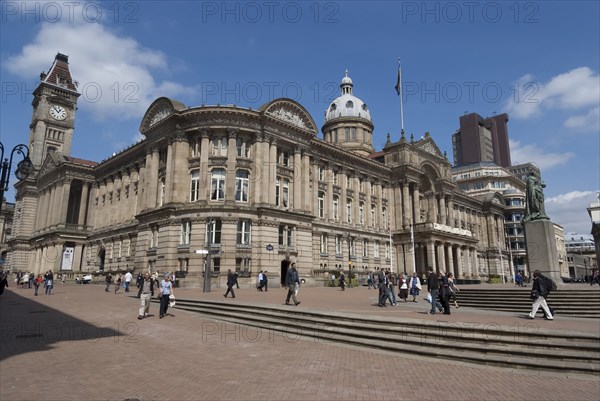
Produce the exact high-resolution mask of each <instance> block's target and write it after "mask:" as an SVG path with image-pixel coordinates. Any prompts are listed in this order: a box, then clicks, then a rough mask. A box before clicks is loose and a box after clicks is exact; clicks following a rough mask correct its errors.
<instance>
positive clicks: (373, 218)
mask: <svg viewBox="0 0 600 401" xmlns="http://www.w3.org/2000/svg"><path fill="white" fill-rule="evenodd" d="M375 216H377V207H376V206H375V205H371V227H375V219H376V217H375Z"/></svg>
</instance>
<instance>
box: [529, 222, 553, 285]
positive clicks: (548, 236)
mask: <svg viewBox="0 0 600 401" xmlns="http://www.w3.org/2000/svg"><path fill="white" fill-rule="evenodd" d="M523 228H524V230H525V242H526V243H527V264H528V266H529V271H530V272H531V274H532V275H533V272H534V271H535V270H539V271H540V272H541V273H542V274H543V275H544V276H546V277H550V278H551V279H552V280H553V281H554V282H555V283H556V285H562V284H563V281H562V278H561V275H560V265H559V264H558V250H557V248H556V239H555V238H554V225H553V224H552V222H551V221H550V220H534V221H528V222H526V223H524V224H523Z"/></svg>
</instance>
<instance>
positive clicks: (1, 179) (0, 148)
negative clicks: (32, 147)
mask: <svg viewBox="0 0 600 401" xmlns="http://www.w3.org/2000/svg"><path fill="white" fill-rule="evenodd" d="M15 152H16V153H19V154H21V155H22V156H23V160H21V161H20V162H19V163H18V164H17V170H16V171H15V176H16V177H17V179H18V180H19V181H21V180H24V179H26V178H27V177H29V174H31V173H32V172H33V163H32V162H31V159H30V158H29V148H28V147H27V146H26V145H23V144H20V145H17V146H15V147H14V148H13V149H12V151H11V152H10V160H9V159H8V158H6V159H5V158H4V144H2V142H0V160H3V161H2V167H1V169H2V172H1V174H0V211H2V203H3V202H4V191H8V182H9V180H10V170H11V168H12V162H13V157H14V155H15Z"/></svg>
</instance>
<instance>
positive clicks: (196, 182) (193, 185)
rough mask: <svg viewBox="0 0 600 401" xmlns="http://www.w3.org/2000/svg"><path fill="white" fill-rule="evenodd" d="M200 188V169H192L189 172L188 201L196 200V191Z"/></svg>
mask: <svg viewBox="0 0 600 401" xmlns="http://www.w3.org/2000/svg"><path fill="white" fill-rule="evenodd" d="M199 189H200V170H192V171H191V173H190V202H196V201H197V200H198V191H199Z"/></svg>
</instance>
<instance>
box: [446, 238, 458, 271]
mask: <svg viewBox="0 0 600 401" xmlns="http://www.w3.org/2000/svg"><path fill="white" fill-rule="evenodd" d="M444 248H446V254H447V255H448V271H449V272H451V273H453V274H454V276H455V278H458V272H457V271H455V270H454V249H453V246H452V244H444Z"/></svg>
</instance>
